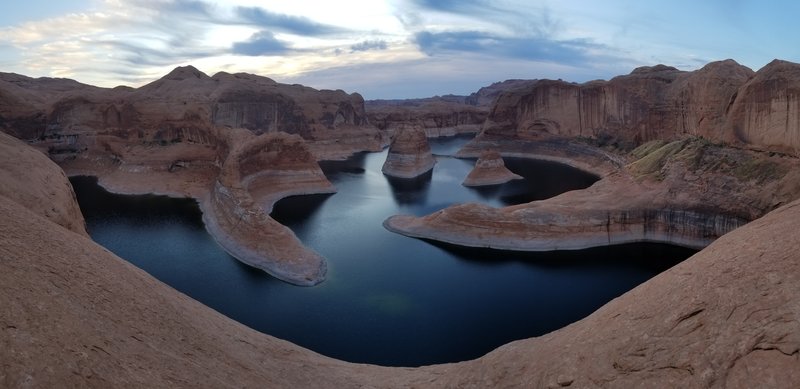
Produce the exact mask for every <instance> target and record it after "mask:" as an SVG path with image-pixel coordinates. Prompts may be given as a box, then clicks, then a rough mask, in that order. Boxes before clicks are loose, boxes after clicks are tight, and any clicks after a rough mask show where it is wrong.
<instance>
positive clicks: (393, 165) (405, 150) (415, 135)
mask: <svg viewBox="0 0 800 389" xmlns="http://www.w3.org/2000/svg"><path fill="white" fill-rule="evenodd" d="M435 164H436V160H435V159H434V158H433V154H431V147H430V145H429V144H428V138H427V137H426V136H425V132H424V131H423V130H422V128H419V127H416V126H404V127H401V128H400V129H398V131H397V133H396V134H395V137H394V140H393V141H392V144H391V146H389V154H388V155H387V156H386V162H384V164H383V168H382V169H381V171H383V174H386V175H389V176H392V177H397V178H414V177H417V176H420V175H422V174H423V173H427V172H428V171H430V170H431V169H433V165H435Z"/></svg>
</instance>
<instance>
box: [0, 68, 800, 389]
mask: <svg viewBox="0 0 800 389" xmlns="http://www.w3.org/2000/svg"><path fill="white" fill-rule="evenodd" d="M799 85H800V65H798V64H794V63H789V62H785V61H779V60H776V61H773V62H771V63H770V64H768V65H766V66H765V67H764V68H762V69H760V70H758V71H757V72H753V71H752V70H750V69H748V68H746V67H744V66H741V65H739V64H737V63H735V62H734V61H732V60H726V61H720V62H713V63H710V64H708V65H706V66H705V67H703V68H702V69H699V70H697V71H693V72H685V71H679V70H677V69H675V68H672V67H668V66H664V65H657V66H652V67H643V68H638V69H635V70H634V71H633V72H632V73H630V74H628V75H624V76H619V77H615V78H613V79H611V80H609V81H592V82H588V83H584V84H574V83H568V82H564V81H550V80H533V81H524V82H522V81H515V82H510V83H508V84H505V86H504V85H503V84H498V85H495V86H494V88H493V89H487V90H484V91H483V94H476V95H475V96H474V97H468V98H464V100H463V102H461V101H460V100H459V101H455V102H448V103H447V104H446V106H451V108H441V109H442V110H443V111H445V112H446V111H447V109H452V110H453V112H451V113H452V116H447V117H449V118H453V119H452V121H449V122H441V123H437V122H436V120H433V121H431V120H430V119H426V118H425V115H421V116H416V114H415V113H413V110H409V111H404V113H402V114H398V115H395V116H391V115H387V116H384V117H385V120H384V121H383V122H380V123H378V122H377V120H375V123H373V120H374V119H373V118H377V117H378V115H385V111H384V113H381V112H380V110H376V111H373V112H372V113H368V112H367V110H366V108H365V103H364V101H363V98H361V96H359V95H357V94H346V93H344V92H342V91H316V90H313V89H311V88H306V87H302V86H297V85H291V86H290V85H283V84H278V83H275V82H274V81H272V80H269V79H266V78H263V77H258V76H252V75H245V74H237V75H231V74H225V73H220V74H217V75H214V76H213V77H209V76H207V75H205V74H203V73H201V72H199V71H197V69H194V68H191V67H185V68H178V69H176V70H175V71H173V72H172V73H170V74H169V75H167V76H165V77H164V78H162V79H160V80H158V81H155V82H153V83H151V84H148V85H146V86H143V87H142V88H139V89H132V88H125V87H118V88H114V89H103V88H96V87H92V86H88V85H83V84H79V83H77V82H74V81H70V80H61V79H31V78H27V77H24V76H19V75H14V74H0V127H1V128H2V130H3V131H4V132H6V133H8V134H10V135H6V134H0V147H2V150H3V153H2V158H0V163H2V166H3V171H2V174H3V176H2V179H3V182H4V183H7V185H4V188H5V189H2V190H0V208H2V213H3V215H4V218H3V219H2V220H0V232H2V234H0V236H1V237H2V238H0V239H2V241H1V242H2V244H0V253H2V257H3V258H4V261H3V263H2V265H1V266H2V267H3V271H2V272H0V277H2V282H0V295H2V298H3V300H4V301H7V302H8V304H3V306H2V307H0V309H1V310H2V315H0V317H1V318H2V319H0V320H3V323H0V325H2V331H3V336H2V341H3V343H4V347H3V350H4V351H3V352H2V354H0V363H2V364H3V373H2V376H0V380H2V382H3V383H4V386H26V385H32V386H53V385H57V384H58V385H64V384H65V383H67V384H69V385H75V386H92V387H100V386H129V385H137V386H163V385H170V386H176V385H178V386H180V385H185V386H281V387H283V386H298V385H299V386H306V387H323V386H325V387H328V386H337V387H364V386H372V387H420V386H425V387H428V386H432V387H486V386H534V387H568V386H575V387H608V386H611V387H631V386H644V385H648V384H653V383H658V385H661V386H672V387H675V386H678V387H697V386H703V387H752V386H776V385H784V384H790V385H791V383H795V384H796V383H797V382H800V376H799V375H798V373H797V372H798V371H800V369H798V368H797V367H798V359H797V355H798V352H800V325H798V323H800V320H798V312H800V306H798V302H797V299H796V296H795V295H796V290H798V287H800V271H798V270H800V269H798V265H797V261H796V252H797V250H798V249H799V248H800V247H798V242H800V240H798V239H797V237H796V236H794V235H793V231H796V230H797V228H798V223H800V222H798V220H800V217H799V216H800V215H799V214H798V212H800V203H798V200H797V199H798V198H799V197H800V169H798V167H800V166H798V164H799V163H800V161H799V160H798V157H799V156H798V154H797V147H798V144H797V142H798V139H800V119H799V118H800V112H798V111H799V110H800V104H797V96H798V90H800V88H798V86H799ZM498 89H499V90H498ZM489 96H493V98H490V97H489ZM488 100H492V103H487V101H488ZM479 101H482V103H479ZM468 102H474V105H472V104H471V103H470V104H468ZM481 106H483V107H485V108H480V107H481ZM469 107H478V108H474V109H475V110H476V112H483V113H481V115H485V119H483V121H482V122H481V120H482V119H481V116H480V115H478V114H477V113H476V114H475V115H474V116H470V115H472V114H470V115H466V116H464V115H462V113H459V112H461V111H459V110H464V111H463V112H466V111H469V110H470V109H473V108H469ZM381 109H382V110H390V109H388V108H385V107H384V108H381ZM391 110H395V108H394V107H393V108H391ZM456 111H459V112H456ZM409 112H410V113H409ZM370 115H373V116H370ZM403 115H407V116H403ZM389 116H391V118H389ZM465 117H466V118H465ZM408 118H412V119H408ZM406 122H409V123H406ZM476 122H481V123H477V125H479V126H480V131H479V132H478V134H477V136H476V138H475V139H474V140H473V141H471V142H470V143H469V144H468V145H467V146H465V147H464V148H463V149H462V150H461V151H460V152H459V154H458V155H459V156H460V157H463V158H477V157H480V156H481V155H482V154H484V153H486V152H487V151H489V150H494V151H496V152H497V153H498V154H499V155H500V156H502V157H525V158H537V159H545V160H551V161H556V162H561V163H566V164H569V165H571V166H574V167H577V168H580V169H583V170H585V171H589V172H592V173H593V174H596V175H597V176H598V177H600V180H599V181H598V182H596V183H595V184H594V185H592V186H591V187H589V188H587V189H584V190H578V191H572V192H567V193H564V194H562V195H559V196H556V197H554V198H550V199H546V200H541V201H534V202H531V203H528V204H522V205H515V206H510V207H505V208H491V207H486V206H481V205H478V204H462V205H457V206H453V207H450V208H446V209H443V210H440V211H437V212H436V213H433V214H431V215H427V216H422V217H414V216H404V215H398V216H393V217H391V218H389V219H387V220H386V221H385V222H384V225H385V226H386V228H388V229H390V230H392V231H394V232H398V233H402V234H406V235H409V236H413V237H419V238H425V239H432V240H439V241H443V242H448V243H454V244H458V245H462V246H477V247H492V248H504V249H515V250H532V251H535V250H553V249H565V248H569V249H574V248H579V247H590V246H596V245H609V244H618V243H623V242H633V241H658V242H668V243H673V244H678V245H684V246H689V247H697V248H703V250H702V251H700V252H699V253H698V254H697V255H695V256H693V257H692V258H690V259H688V260H686V261H684V262H683V263H681V264H679V265H677V266H675V267H674V268H672V269H670V270H667V271H666V272H664V273H662V274H661V275H659V276H657V277H655V278H654V279H652V280H650V281H648V282H646V283H645V284H642V285H641V286H639V287H637V288H636V289H634V290H632V291H631V292H629V293H626V294H624V295H623V296H621V297H619V298H617V299H615V300H614V301H612V302H610V303H608V304H607V305H605V306H604V307H602V308H600V309H599V310H598V311H596V312H595V313H594V314H592V315H590V316H589V317H587V318H585V319H583V320H580V321H578V322H576V323H574V324H572V325H569V326H567V327H565V328H563V329H561V330H558V331H555V332H553V333H550V334H548V335H545V336H542V337H538V338H532V339H527V340H521V341H517V342H513V343H511V344H508V345H505V346H502V347H500V348H498V349H497V350H495V351H493V352H491V353H489V354H487V355H486V356H484V357H481V358H478V359H476V360H473V361H468V362H462V363H455V364H447V365H437V366H426V367H422V368H416V369H407V368H400V369H398V368H385V367H378V366H370V365H356V364H348V363H344V362H341V361H336V360H332V359H329V358H325V357H323V356H320V355H317V354H315V353H313V352H311V351H308V350H305V349H302V348H300V347H297V346H294V345H292V344H290V343H287V342H283V341H281V340H278V339H275V338H273V337H270V336H268V335H264V334H260V333H257V332H255V331H253V330H250V329H248V328H246V327H244V326H243V325H241V324H238V323H235V322H233V321H231V320H230V319H227V318H225V317H223V316H222V315H220V314H219V313H217V312H215V311H213V310H211V309H209V308H207V307H204V306H202V305H200V304H199V303H197V302H195V301H193V300H191V299H189V298H187V297H186V296H184V295H182V294H180V293H178V292H176V291H174V290H172V289H170V288H169V287H167V286H165V285H164V284H162V283H160V282H159V281H156V280H154V279H153V278H152V277H150V276H149V275H147V274H146V273H144V272H142V271H141V270H139V269H137V268H135V267H133V266H132V265H130V264H128V263H126V262H125V261H124V260H122V259H120V258H118V257H116V256H115V255H114V254H112V253H110V252H108V251H107V250H105V249H103V248H102V247H100V246H98V245H97V244H95V243H94V242H92V241H91V240H90V239H89V238H88V236H87V234H86V231H85V229H84V227H83V218H82V216H81V214H80V210H79V209H78V207H77V204H76V201H75V197H74V193H72V189H71V186H70V185H69V182H68V181H67V179H66V175H95V176H97V177H98V178H99V181H100V183H101V184H102V185H103V186H104V187H107V188H109V189H110V190H112V191H115V192H120V193H161V194H168V195H172V196H179V197H191V198H195V199H197V200H198V203H199V204H200V205H201V207H202V209H203V214H204V221H205V222H206V228H207V229H208V230H209V232H211V233H212V235H214V236H215V238H216V239H217V241H218V242H219V243H220V244H221V245H222V246H223V247H225V249H226V250H227V251H228V252H231V253H232V254H233V255H234V256H236V257H237V258H239V259H240V260H242V261H244V262H246V263H248V264H250V265H253V266H256V267H259V268H262V269H264V270H266V271H268V272H270V273H271V274H273V275H275V276H276V277H278V278H281V279H284V280H286V281H288V282H292V283H296V284H299V285H313V284H316V283H318V282H321V281H322V280H323V279H324V277H325V272H326V270H325V269H326V268H325V262H324V259H323V258H321V257H320V256H319V255H318V254H316V253H314V252H313V251H312V250H310V249H308V248H306V247H304V246H303V245H302V243H301V242H300V241H299V240H297V238H296V237H295V236H294V234H293V233H291V231H290V230H288V229H286V227H283V226H281V225H280V224H279V223H277V222H275V221H274V220H272V219H271V218H270V217H269V211H270V210H271V208H272V204H274V202H275V201H277V199H279V198H281V197H284V196H288V195H293V194H307V193H333V192H334V191H335V188H333V186H332V185H331V184H330V182H328V181H327V179H326V178H325V176H324V174H322V172H321V170H320V168H319V165H318V164H317V160H324V159H341V158H344V157H345V156H347V155H350V154H352V153H353V152H356V151H364V150H379V149H381V148H382V147H384V146H385V145H387V144H388V143H389V140H390V139H392V138H393V137H394V138H395V140H396V139H397V138H398V137H399V135H400V134H402V133H403V132H404V130H403V129H404V128H406V126H409V127H413V128H414V129H415V130H414V131H413V132H410V133H411V134H414V138H413V139H418V138H419V137H420V135H424V134H427V135H442V134H450V133H456V132H461V131H462V130H463V131H474V129H475V126H476ZM431 123H433V124H431ZM456 128H457V129H456ZM467 129H468V130H467ZM277 130H280V131H277ZM395 133H399V134H398V135H395ZM11 135H13V137H12V136H11ZM15 137H16V138H19V139H22V140H25V141H27V142H23V141H20V140H18V139H15ZM419 139H424V136H423V137H421V138H419ZM401 140H402V138H401ZM411 143H413V142H411ZM416 144H417V145H419V142H417V143H416ZM34 148H35V149H38V150H40V151H42V152H43V153H40V152H38V151H36V150H34ZM411 152H413V153H416V154H414V155H415V156H417V155H423V156H424V155H426V154H425V152H424V147H422V146H419V147H414V148H413V149H412V150H411ZM427 153H428V154H427V155H429V154H430V149H428V151H427ZM45 155H46V156H45ZM48 156H49V158H48ZM51 160H52V161H55V163H53V162H52V161H51ZM421 352H422V351H421Z"/></svg>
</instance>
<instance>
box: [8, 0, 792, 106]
mask: <svg viewBox="0 0 800 389" xmlns="http://www.w3.org/2000/svg"><path fill="white" fill-rule="evenodd" d="M797 15H800V2H797V1H769V2H764V1H747V0H724V1H723V0H719V1H716V0H691V1H686V0H671V1H658V2H656V1H644V0H635V1H633V0H603V1H568V0H561V1H546V0H542V1H515V0H505V1H503V0H498V1H482V0H441V1H435V0H364V1H351V0H337V1H329V0H291V1H285V0H281V1H277V0H271V1H253V0H228V1H213V0H77V1H65V0H24V1H14V2H12V1H3V2H2V4H0V72H14V73H19V74H24V75H27V76H31V77H42V76H46V77H65V78H72V79H76V80H78V81H80V82H84V83H88V84H92V85H98V86H105V87H113V86H117V85H128V86H133V87H138V86H141V85H144V84H146V83H148V82H151V81H153V80H156V79H158V78H160V77H162V76H163V75H165V74H167V73H168V72H169V71H170V70H172V69H173V68H175V67H177V66H184V65H193V66H195V67H196V68H198V69H200V70H201V71H203V72H205V73H207V74H209V75H213V74H214V73H216V72H219V71H226V72H229V73H235V72H248V73H254V74H258V75H262V76H266V77H270V78H272V79H274V80H276V81H278V82H284V83H299V84H304V85H308V86H312V87H315V88H320V89H322V88H324V89H343V90H345V91H347V92H359V93H361V94H362V95H363V96H364V97H365V98H366V99H379V98H380V99H389V98H413V97H427V96H434V95H444V94H462V95H464V94H469V93H471V92H474V91H476V90H478V89H479V88H480V87H482V86H486V85H489V84H491V83H493V82H496V81H502V80H505V79H512V78H522V79H534V78H550V79H563V80H567V81H574V82H584V81H589V80H594V79H609V78H611V77H613V76H615V75H620V74H627V73H629V72H630V71H631V70H633V69H634V68H636V67H638V66H645V65H655V64H659V63H663V64H667V65H671V66H675V67H677V68H679V69H682V70H694V69H698V68H700V67H702V66H703V65H705V64H706V63H708V62H711V61H716V60H723V59H728V58H732V59H734V60H736V61H737V62H739V63H740V64H742V65H745V66H748V67H750V68H751V69H753V70H758V69H759V68H761V67H762V66H764V65H766V64H767V63H769V62H770V61H772V60H773V59H775V58H780V59H784V60H788V61H793V62H800V42H799V41H798V37H800V23H798V22H797V21H796V17H797Z"/></svg>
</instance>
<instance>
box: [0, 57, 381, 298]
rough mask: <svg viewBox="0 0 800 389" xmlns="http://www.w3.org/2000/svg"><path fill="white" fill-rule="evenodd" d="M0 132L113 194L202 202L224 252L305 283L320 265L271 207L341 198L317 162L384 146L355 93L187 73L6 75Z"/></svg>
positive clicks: (319, 272) (0, 83)
mask: <svg viewBox="0 0 800 389" xmlns="http://www.w3.org/2000/svg"><path fill="white" fill-rule="evenodd" d="M0 128H2V130H4V131H7V132H10V133H12V134H14V135H17V136H20V137H21V138H23V139H25V140H27V141H28V142H29V144H31V145H32V146H34V147H36V148H38V149H39V150H41V151H43V152H45V153H47V154H48V155H49V156H50V158H51V159H53V160H54V161H56V162H57V163H58V164H59V165H61V166H62V167H63V168H64V169H65V170H66V171H67V173H68V174H70V175H78V174H83V175H93V176H97V177H98V180H99V183H100V184H101V185H103V186H104V187H106V188H107V189H109V190H112V191H115V192H118V193H132V194H133V193H158V194H165V195H170V196H181V197H192V198H195V199H197V200H198V202H199V203H200V205H201V208H202V209H203V211H204V220H205V222H206V227H207V229H208V230H209V232H211V234H212V235H213V236H214V237H215V239H217V241H218V242H219V243H220V244H221V245H222V246H223V247H224V248H225V249H226V251H228V252H229V253H230V254H232V255H233V256H234V257H237V258H238V259H240V260H241V261H243V262H245V263H247V264H250V265H251V266H255V267H257V268H260V269H262V270H265V271H267V272H269V273H270V274H272V275H274V276H276V277H278V278H280V279H282V280H285V281H287V282H292V283H295V284H298V285H314V284H316V283H319V282H321V281H322V280H324V278H325V273H326V271H325V270H326V265H325V260H324V258H322V257H321V256H319V255H318V254H317V253H315V252H313V251H312V250H310V249H308V248H306V247H304V246H303V245H302V244H301V243H300V242H299V240H298V239H297V237H296V236H295V235H294V233H292V231H291V230H289V229H288V228H286V227H285V226H282V225H280V224H279V223H277V222H276V221H274V220H273V219H272V218H271V217H270V216H269V213H270V212H271V210H272V205H273V204H274V203H275V202H276V201H278V200H279V199H281V198H283V197H285V196H290V195H296V194H307V193H332V192H334V191H335V188H333V186H332V185H331V184H330V182H328V180H327V179H326V178H325V176H324V174H323V173H322V171H321V170H320V168H319V165H318V164H317V162H316V161H317V160H318V159H321V158H333V159H337V158H343V157H346V156H348V155H350V154H352V153H353V152H356V151H363V150H373V151H374V150H380V149H381V148H382V147H383V146H384V145H385V144H386V143H387V139H388V137H387V136H386V135H384V134H383V133H382V132H380V131H378V130H377V129H376V128H375V127H373V126H371V125H370V124H369V123H368V120H367V117H366V113H365V110H364V100H363V98H362V97H361V96H360V95H358V94H346V93H345V92H343V91H330V90H322V91H319V90H315V89H312V88H308V87H304V86H301V85H285V84H279V83H276V82H274V81H272V80H270V79H268V78H266V77H259V76H254V75H249V74H227V73H218V74H216V75H214V76H213V77H209V76H207V75H205V74H204V73H202V72H200V71H198V70H197V69H195V68H193V67H191V66H187V67H179V68H176V69H175V70H173V71H172V72H171V73H169V74H167V75H166V76H164V77H163V78H161V79H159V80H156V81H154V82H152V83H150V84H147V85H145V86H143V87H141V88H137V89H133V88H126V87H118V88H113V89H104V88H96V87H92V86H88V85H83V84H80V83H77V82H75V81H71V80H63V79H47V78H45V79H32V78H28V77H24V76H20V75H15V74H0ZM9 155H13V154H11V153H9ZM43 208H44V207H43ZM44 209H46V208H44ZM78 214H79V213H78ZM54 217H58V215H56V216H54ZM80 228H83V227H82V225H81V226H80Z"/></svg>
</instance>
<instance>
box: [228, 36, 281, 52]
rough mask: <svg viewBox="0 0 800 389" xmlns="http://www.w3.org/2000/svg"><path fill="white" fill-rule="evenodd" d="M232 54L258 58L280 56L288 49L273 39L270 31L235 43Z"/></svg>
mask: <svg viewBox="0 0 800 389" xmlns="http://www.w3.org/2000/svg"><path fill="white" fill-rule="evenodd" d="M232 51H233V53H234V54H241V55H250V56H260V55H281V54H285V53H286V52H288V51H289V48H288V47H287V46H286V44H284V43H283V42H281V41H280V40H278V39H276V38H275V35H273V34H272V32H270V31H259V32H257V33H255V34H253V36H251V37H250V39H248V40H247V41H244V42H236V43H234V44H233V48H232Z"/></svg>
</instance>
